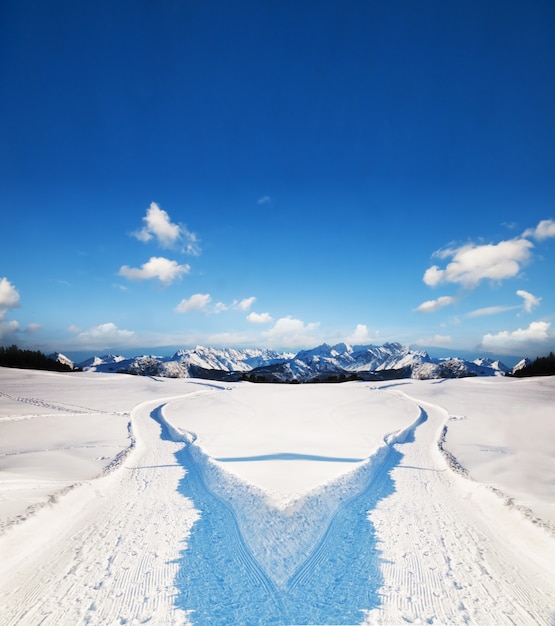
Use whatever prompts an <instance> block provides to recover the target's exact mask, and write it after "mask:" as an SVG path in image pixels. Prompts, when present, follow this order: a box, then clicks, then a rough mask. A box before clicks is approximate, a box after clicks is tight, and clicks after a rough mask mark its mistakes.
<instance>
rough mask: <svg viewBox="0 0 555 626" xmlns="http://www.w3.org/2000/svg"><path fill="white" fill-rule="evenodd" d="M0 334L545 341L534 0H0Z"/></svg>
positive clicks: (131, 343) (551, 166) (166, 339)
mask: <svg viewBox="0 0 555 626" xmlns="http://www.w3.org/2000/svg"><path fill="white" fill-rule="evenodd" d="M0 29H1V32H0V69H1V75H2V80H1V81H0V90H1V94H0V95H1V97H0V120H1V121H0V124H1V132H2V135H1V141H0V177H1V188H2V192H3V197H2V200H3V210H2V217H1V223H2V246H1V247H0V342H1V343H2V344H10V343H17V344H18V345H21V346H26V347H31V348H34V349H42V350H45V351H50V350H60V351H62V352H66V353H67V352H72V351H73V352H75V351H90V352H91V353H92V352H96V353H99V352H107V351H120V352H121V351H126V352H127V353H129V352H133V351H134V350H135V349H141V350H143V349H147V348H156V347H160V346H183V347H188V346H192V345H195V344H204V345H213V346H234V347H247V346H260V347H265V346H269V347H275V348H288V349H292V350H295V349H297V348H302V347H312V346H314V345H317V344H319V343H321V342H323V341H326V342H328V343H331V342H338V341H348V342H351V343H357V344H359V343H374V344H382V343H384V342H386V341H399V342H401V343H403V344H405V345H413V346H421V347H424V348H427V349H429V350H430V351H431V352H433V351H434V349H437V350H439V349H441V348H445V349H447V350H448V351H452V352H453V353H457V352H460V351H462V350H470V351H477V352H483V353H486V352H491V353H494V354H497V355H503V354H508V355H523V356H524V355H526V356H535V355H538V354H546V353H547V352H549V350H552V349H554V348H555V320H554V316H555V290H554V287H553V269H554V268H555V204H554V200H555V115H554V114H553V112H554V111H555V79H554V77H555V5H554V4H553V2H549V1H545V2H544V1H537V2H528V3H520V2H519V3H517V2H506V1H504V2H495V1H490V2H482V1H480V2H478V1H474V0H470V1H467V2H444V1H440V0H437V1H435V0H430V1H425V2H413V1H401V0H400V1H387V2H386V1H383V2H377V1H368V2H360V1H359V2H349V1H346V2H345V1H342V2H337V1H336V2H326V1H323V2H304V1H302V0H301V1H299V2H294V3H293V2H282V1H281V2H273V1H269V2H246V1H242V0H239V1H238V2H219V1H210V0H208V1H203V2H198V1H182V2H180V1H171V2H170V1H162V2H157V3H153V2H146V1H145V2H142V1H138V2H137V1H133V2H131V1H125V0H122V1H118V2H105V1H103V0H100V1H99V2H95V3H91V2H86V3H85V2H80V1H75V0H72V1H54V2H48V3H44V2H39V1H38V0H30V1H29V2H25V3H22V2H17V1H15V0H14V1H7V2H3V3H2V5H1V7H0Z"/></svg>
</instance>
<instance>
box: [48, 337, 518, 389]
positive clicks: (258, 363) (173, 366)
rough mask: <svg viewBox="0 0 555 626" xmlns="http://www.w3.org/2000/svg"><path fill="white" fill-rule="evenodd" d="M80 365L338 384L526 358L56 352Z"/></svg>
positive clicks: (367, 351) (364, 351)
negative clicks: (77, 358) (75, 357)
mask: <svg viewBox="0 0 555 626" xmlns="http://www.w3.org/2000/svg"><path fill="white" fill-rule="evenodd" d="M52 358H55V359H56V360H58V361H60V362H63V363H67V364H70V365H71V366H72V367H74V368H75V369H82V370H85V371H96V372H117V373H125V374H135V375H139V376H160V377H167V378H205V379H211V380H241V379H244V380H250V381H253V382H299V383H300V382H324V381H325V382H335V381H337V382H339V381H343V380H353V379H362V380H390V379H398V378H417V379H434V378H463V377H467V376H503V375H505V374H507V373H512V372H514V371H516V370H517V369H520V368H521V367H523V366H524V365H525V364H526V361H525V360H523V361H521V362H520V363H518V364H517V365H515V367H514V368H513V370H510V369H509V368H508V367H506V366H505V365H504V364H503V363H501V362H500V361H492V360H491V359H488V358H482V359H476V360H474V361H468V360H465V359H462V358H458V357H452V358H445V359H434V358H432V357H430V356H429V355H428V353H427V352H425V351H418V350H416V351H415V350H411V349H409V348H407V347H405V346H402V345H401V344H399V343H385V344H383V345H382V346H375V345H363V346H351V345H348V344H345V343H339V344H336V345H333V346H330V345H328V344H325V343H324V344H322V345H320V346H317V347H315V348H312V349H311V350H301V351H300V352H298V353H296V354H294V353H288V352H277V351H274V350H269V349H259V348H248V349H233V348H210V347H204V346H197V347H195V348H192V349H187V350H178V351H177V352H175V353H174V354H173V355H172V356H169V357H161V356H146V355H143V356H136V357H132V358H125V357H123V356H117V355H112V354H108V355H104V356H93V357H91V358H90V359H87V360H86V361H83V362H81V363H77V364H74V363H72V362H71V360H70V359H68V358H67V357H65V356H64V355H63V354H59V353H56V354H54V355H52Z"/></svg>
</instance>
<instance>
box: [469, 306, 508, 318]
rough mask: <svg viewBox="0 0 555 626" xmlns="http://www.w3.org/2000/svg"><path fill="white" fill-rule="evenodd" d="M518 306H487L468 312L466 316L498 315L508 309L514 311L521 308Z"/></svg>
mask: <svg viewBox="0 0 555 626" xmlns="http://www.w3.org/2000/svg"><path fill="white" fill-rule="evenodd" d="M519 308H520V307H518V306H486V307H484V308H482V309H476V310H475V311H471V312H470V313H467V314H466V317H483V316H485V315H497V314H499V313H505V312H506V311H513V310H514V309H519Z"/></svg>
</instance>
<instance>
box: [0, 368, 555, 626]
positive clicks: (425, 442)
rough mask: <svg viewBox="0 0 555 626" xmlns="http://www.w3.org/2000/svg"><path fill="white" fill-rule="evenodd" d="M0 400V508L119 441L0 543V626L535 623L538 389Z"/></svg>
mask: <svg viewBox="0 0 555 626" xmlns="http://www.w3.org/2000/svg"><path fill="white" fill-rule="evenodd" d="M0 390H1V391H2V395H1V396H0V442H1V443H0V445H2V446H4V447H3V448H2V451H1V452H0V454H2V456H1V457H0V460H1V461H0V462H1V464H0V470H1V472H0V512H1V513H2V515H5V513H6V511H5V504H6V501H7V500H6V497H7V496H8V495H9V497H10V498H11V499H12V500H13V499H14V498H16V497H17V495H18V494H19V496H20V497H21V498H22V499H24V500H26V501H27V502H29V500H28V499H29V497H30V493H31V492H32V487H33V485H34V486H38V485H42V487H41V488H43V487H45V485H44V484H42V482H43V480H44V475H45V473H47V474H48V473H50V472H56V471H58V466H59V454H60V453H61V452H63V453H64V454H67V455H68V458H74V459H76V460H78V459H83V458H89V457H90V456H92V455H94V457H101V456H106V457H110V458H115V457H116V456H118V454H119V453H118V452H116V448H118V446H119V450H120V451H121V450H122V448H121V441H122V438H124V439H127V437H128V435H127V431H126V429H127V423H128V422H129V421H130V422H131V431H132V439H127V443H126V444H124V445H129V444H130V442H131V441H134V445H133V447H132V448H131V451H130V452H129V453H128V455H127V456H126V457H122V456H121V455H120V462H119V463H118V464H117V467H116V469H115V470H113V471H111V472H109V473H103V468H102V467H93V466H90V467H89V470H87V472H88V473H87V472H85V473H84V474H81V475H77V474H75V475H72V476H70V475H67V476H66V479H67V480H70V481H71V480H73V481H74V482H75V483H77V485H76V486H75V487H73V488H72V489H70V490H69V491H66V493H65V494H64V493H62V492H61V491H60V488H61V485H59V484H56V481H55V480H54V481H52V482H51V483H50V484H49V489H50V490H51V493H52V494H57V497H56V501H52V502H50V504H48V505H47V506H43V507H42V508H40V509H36V508H35V510H34V511H27V519H26V520H25V521H21V522H20V523H19V524H13V523H12V524H11V525H10V527H9V528H7V529H6V530H5V532H4V534H3V535H2V536H0V551H1V553H2V559H1V560H0V616H1V617H0V622H1V623H2V624H16V623H17V624H22V625H26V624H29V625H31V624H38V623H41V624H60V623H71V624H76V623H94V624H100V625H103V624H106V625H108V624H115V623H119V624H122V623H146V622H150V623H156V624H185V623H193V624H204V623H221V624H236V623H275V624H307V623H313V624H314V623H315V624H353V623H362V622H367V623H369V624H374V623H380V624H400V623H438V624H459V623H469V624H492V623H493V624H515V623H517V624H524V625H526V624H545V625H546V626H551V624H552V621H553V607H554V606H555V583H554V581H555V570H554V563H555V539H554V535H553V532H552V531H551V530H550V524H553V523H554V522H555V512H554V511H553V502H555V493H554V492H553V484H552V480H551V477H552V476H553V473H554V469H555V468H554V466H553V459H554V458H555V447H554V446H555V431H554V429H555V424H554V422H553V419H552V410H553V409H552V407H553V405H554V400H555V379H553V378H544V379H526V380H524V381H521V380H516V379H510V378H505V377H492V378H487V379H486V378H467V379H464V380H445V381H441V382H440V381H410V380H405V381H395V382H391V383H368V382H351V383H345V384H342V385H325V384H322V385H285V386H283V385H261V384H257V385H253V384H250V383H246V382H242V383H231V384H221V383H213V382H207V381H195V380H180V379H177V380H171V379H167V378H148V377H136V376H135V377H134V376H111V375H102V374H96V373H90V374H89V373H76V374H54V373H47V372H27V371H25V372H24V371H20V370H5V369H2V368H0ZM95 416H96V417H95ZM98 417H100V419H101V420H103V421H101V422H98V429H99V430H100V431H101V433H99V434H98V435H97V437H99V438H97V439H95V438H94V432H95V427H94V420H96V419H98ZM43 420H44V428H42V427H41V424H43ZM111 423H113V426H114V429H113V430H111V429H110V428H109V427H108V424H111ZM14 424H15V425H17V430H15V431H14V430H10V428H12V427H13V425H14ZM87 424H88V425H89V426H87ZM81 426H83V428H81ZM85 426H86V427H85ZM90 426H93V427H92V428H90ZM45 436H47V439H45ZM110 440H111V441H112V444H113V445H112V447H111V448H110V447H109V443H110ZM440 445H441V446H442V447H443V448H444V450H445V453H442V451H441V450H440V447H439V446H440ZM106 450H111V451H110V452H109V453H108V454H106V453H105V451H106ZM88 451H89V452H88ZM74 455H75V456H74ZM87 455H89V456H87ZM13 460H16V461H17V463H18V465H17V467H15V466H12V467H11V469H9V470H8V472H6V463H12V461H13ZM455 461H456V463H455ZM104 463H106V464H108V465H109V464H110V459H109V458H105V459H104ZM68 467H69V466H68ZM78 467H81V466H80V465H79V463H77V464H76V465H75V468H78ZM461 467H462V470H461ZM24 468H26V469H24ZM454 468H455V469H454ZM14 470H15V471H14ZM455 470H457V471H455ZM72 471H73V470H72ZM461 471H463V473H462V474H461ZM99 473H100V475H101V476H100V478H96V479H93V476H95V475H98V474H99ZM66 484H67V483H66ZM14 494H15V496H14ZM45 495H46V494H45ZM29 513H30V515H29ZM7 517H8V518H9V517H10V516H9V515H8V516H7Z"/></svg>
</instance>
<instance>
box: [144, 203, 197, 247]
mask: <svg viewBox="0 0 555 626" xmlns="http://www.w3.org/2000/svg"><path fill="white" fill-rule="evenodd" d="M143 222H145V226H143V228H142V229H141V230H139V231H136V232H134V233H132V234H133V236H134V237H136V238H137V239H138V240H139V241H143V242H147V241H150V240H151V239H153V238H156V239H157V241H158V243H159V244H160V245H161V246H162V247H163V248H171V247H172V246H175V245H177V244H185V248H184V252H187V254H191V255H194V256H198V255H199V254H200V246H199V243H198V237H197V236H196V235H195V233H192V232H190V231H189V230H187V228H186V227H185V226H183V225H180V224H174V223H173V222H172V221H171V219H170V216H169V215H168V213H167V212H166V211H164V210H163V209H161V208H160V207H159V206H158V205H157V204H156V202H151V204H150V206H149V208H148V209H147V211H146V215H145V216H144V217H143Z"/></svg>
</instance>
